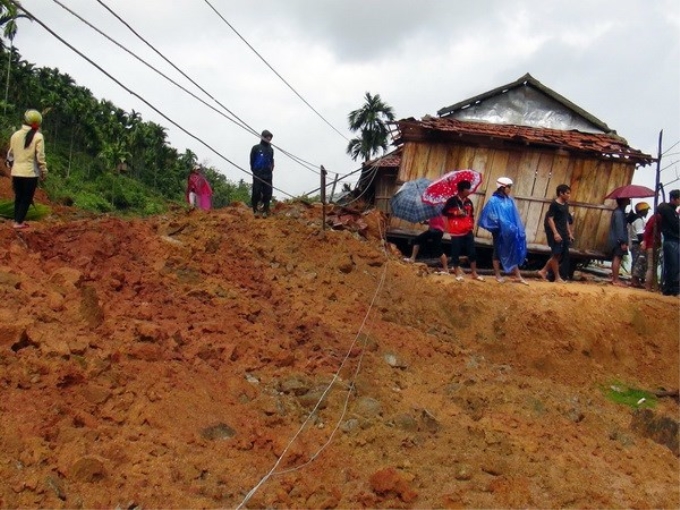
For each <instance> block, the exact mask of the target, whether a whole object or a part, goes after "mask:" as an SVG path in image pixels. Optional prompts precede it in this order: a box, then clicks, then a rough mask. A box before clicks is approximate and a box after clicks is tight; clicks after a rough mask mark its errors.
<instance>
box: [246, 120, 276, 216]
mask: <svg viewBox="0 0 680 510" xmlns="http://www.w3.org/2000/svg"><path fill="white" fill-rule="evenodd" d="M273 137H274V135H272V134H271V132H269V131H268V130H266V129H265V130H264V131H262V135H261V137H260V143H258V144H257V145H255V146H253V148H252V149H251V150H250V171H251V172H252V173H253V193H252V198H251V202H252V206H253V213H255V217H256V218H257V217H259V215H260V204H261V205H262V217H264V218H266V217H267V216H269V203H270V202H271V199H272V179H273V173H274V149H273V148H272V138H273Z"/></svg>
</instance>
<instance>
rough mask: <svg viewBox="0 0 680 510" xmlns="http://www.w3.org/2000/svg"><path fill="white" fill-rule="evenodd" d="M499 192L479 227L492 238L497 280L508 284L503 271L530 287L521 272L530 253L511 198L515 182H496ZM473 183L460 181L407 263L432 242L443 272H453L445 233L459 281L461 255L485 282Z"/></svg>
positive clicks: (472, 273)
mask: <svg viewBox="0 0 680 510" xmlns="http://www.w3.org/2000/svg"><path fill="white" fill-rule="evenodd" d="M496 185H497V189H496V191H495V192H494V193H493V195H492V196H491V198H490V199H489V200H488V202H487V203H486V205H485V206H484V208H483V209H482V212H481V213H480V216H479V226H480V227H482V228H484V229H485V230H488V231H489V232H491V236H492V239H493V254H492V265H493V269H494V275H495V278H496V281H498V282H499V283H503V282H505V278H504V277H503V275H502V274H501V268H502V269H503V271H504V272H505V273H508V274H512V275H513V276H514V278H515V281H517V282H519V283H522V284H525V285H526V284H527V282H526V280H524V278H523V277H522V275H521V273H520V268H519V267H520V265H521V264H522V263H523V262H524V259H525V258H526V254H527V244H526V234H525V232H524V225H523V224H522V221H521V218H520V214H519V211H518V209H517V205H516V204H515V201H514V200H513V198H512V197H511V196H510V195H511V192H512V185H513V182H512V179H510V178H508V177H500V178H499V179H498V180H497V181H496ZM471 191H472V183H471V182H470V181H467V180H463V181H460V182H458V184H457V193H456V194H454V195H453V196H452V197H450V198H449V199H448V200H447V201H446V203H445V204H444V207H443V209H442V212H441V215H439V216H435V217H434V218H431V219H430V220H428V230H427V231H425V232H423V233H422V234H420V235H419V236H417V237H416V238H415V239H414V240H413V250H412V252H411V256H410V257H408V258H406V259H405V260H406V261H409V262H415V260H416V256H417V255H418V252H419V250H420V247H421V246H422V245H423V244H425V243H426V242H431V243H432V247H433V250H434V251H435V255H436V256H438V257H439V258H440V259H441V262H442V268H443V271H444V272H447V273H448V272H450V270H449V265H448V257H447V256H446V254H445V253H444V250H443V247H442V239H443V237H444V232H445V231H446V232H448V233H449V234H450V236H451V265H452V266H453V267H452V268H451V269H452V272H453V274H454V275H455V276H456V280H458V281H462V280H463V279H464V276H463V274H464V273H463V270H462V268H461V267H460V258H461V255H463V254H465V255H466V256H467V260H468V263H469V265H470V276H471V278H472V279H474V280H478V281H484V277H483V276H480V275H479V274H478V273H477V253H476V249H475V238H474V233H473V230H474V223H475V211H474V207H473V204H472V201H471V200H470V194H471Z"/></svg>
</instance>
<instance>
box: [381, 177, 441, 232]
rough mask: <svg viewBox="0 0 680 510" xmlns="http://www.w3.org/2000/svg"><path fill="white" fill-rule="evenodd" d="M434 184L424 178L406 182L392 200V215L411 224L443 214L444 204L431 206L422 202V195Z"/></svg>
mask: <svg viewBox="0 0 680 510" xmlns="http://www.w3.org/2000/svg"><path fill="white" fill-rule="evenodd" d="M431 183H432V181H431V180H430V179H425V178H424V177H422V178H420V179H416V180H415V181H408V182H405V183H404V184H403V185H402V187H401V188H399V190H397V192H396V193H395V194H394V196H393V197H392V199H391V200H390V209H391V210H392V214H393V215H394V216H396V217H397V218H401V219H402V220H406V221H410V222H411V223H420V222H421V221H425V220H427V219H429V218H434V217H435V216H439V215H440V214H441V213H442V208H443V207H444V204H439V205H430V204H426V203H425V202H423V200H422V198H421V197H422V194H423V192H424V191H425V189H426V188H427V187H428V186H429V185H430V184H431Z"/></svg>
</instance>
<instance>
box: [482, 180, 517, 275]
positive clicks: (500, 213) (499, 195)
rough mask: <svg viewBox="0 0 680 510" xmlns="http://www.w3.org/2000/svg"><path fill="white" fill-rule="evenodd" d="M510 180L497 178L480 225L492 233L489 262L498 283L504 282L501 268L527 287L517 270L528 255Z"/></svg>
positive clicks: (483, 210) (483, 211)
mask: <svg viewBox="0 0 680 510" xmlns="http://www.w3.org/2000/svg"><path fill="white" fill-rule="evenodd" d="M512 184H513V183H512V179H510V178H509V177H499V178H498V180H496V185H497V186H498V188H497V189H496V191H494V193H493V195H491V198H490V199H489V201H488V202H487V203H486V204H485V205H484V208H483V209H482V213H481V214H480V215H479V226H480V227H482V228H483V229H485V230H488V231H489V232H491V236H492V237H493V255H492V256H491V262H492V264H493V270H494V273H495V275H496V281H497V282H498V283H504V282H505V278H503V277H502V276H501V265H502V266H503V270H504V271H505V272H506V273H512V274H513V275H515V281H516V282H517V283H522V284H524V285H528V283H527V282H526V280H525V279H524V278H522V274H521V273H520V271H519V266H520V264H522V263H524V259H526V256H527V236H526V233H525V232H524V225H523V224H522V218H521V217H520V215H519V210H518V209H517V204H515V201H514V200H513V199H512V197H511V196H510V193H511V191H512Z"/></svg>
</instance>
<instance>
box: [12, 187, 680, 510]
mask: <svg viewBox="0 0 680 510" xmlns="http://www.w3.org/2000/svg"><path fill="white" fill-rule="evenodd" d="M7 193H8V188H7V179H6V178H0V196H2V195H3V194H4V195H5V196H6V195H7ZM319 217H320V211H319V208H318V207H308V206H305V205H303V204H292V205H285V206H279V209H278V210H277V211H276V214H275V215H274V216H273V217H271V218H268V219H266V220H265V219H254V218H253V217H252V213H251V212H250V211H249V210H248V209H247V208H246V207H245V206H242V205H234V206H232V207H228V208H226V209H221V210H217V211H212V212H210V213H207V214H205V213H201V212H195V211H194V212H186V211H183V210H175V211H172V212H170V213H169V214H167V215H164V216H157V217H153V218H150V219H146V220H131V221H123V220H120V219H116V218H111V217H82V216H79V215H78V214H77V213H76V212H74V211H72V210H69V209H65V208H64V209H59V210H57V211H56V213H55V214H54V215H53V216H51V217H49V218H47V219H46V220H44V221H43V222H40V223H35V224H33V228H32V229H31V230H29V231H26V232H22V233H18V234H17V233H16V232H14V231H13V230H12V229H11V228H10V223H9V222H4V223H0V300H1V302H0V387H1V390H0V391H1V392H2V399H1V400H0V430H2V431H3V432H2V434H0V507H3V508H18V507H21V508H81V507H82V508H129V509H132V508H161V507H162V508H234V507H237V506H238V505H240V504H241V503H242V502H243V501H244V498H245V496H246V494H247V493H248V491H250V490H251V489H252V488H254V487H256V486H257V490H256V491H255V492H254V494H253V495H252V498H251V499H250V500H249V502H248V503H247V505H246V507H248V508H263V507H269V508H293V507H295V508H334V507H338V508H362V507H365V508H434V507H439V508H441V507H445V508H460V507H468V508H491V507H495V508H499V507H516V508H519V507H523V508H526V507H535V508H558V507H578V508H678V507H679V506H680V491H679V489H678V476H679V474H680V469H679V464H678V451H677V417H678V404H677V402H676V401H674V400H672V399H668V398H661V399H659V400H658V402H657V404H656V406H655V407H653V408H652V409H651V412H649V415H647V414H645V413H644V412H641V411H633V410H632V409H631V408H630V407H627V406H625V405H622V404H617V403H614V402H612V401H611V400H609V399H608V398H606V396H605V392H604V391H603V389H604V390H608V389H610V387H612V386H614V387H615V388H618V387H623V386H624V385H629V386H632V387H636V388H643V389H648V390H658V389H661V388H665V389H677V388H678V384H679V381H678V379H679V376H678V367H679V359H678V352H679V345H678V342H679V340H678V325H679V322H678V300H677V299H676V298H671V297H664V296H661V295H659V294H651V293H646V292H644V291H638V290H632V289H622V288H615V287H612V286H611V285H606V284H604V283H596V282H577V283H570V284H563V285H558V284H551V283H546V282H542V281H538V280H531V282H530V285H529V286H528V287H525V286H521V285H516V284H510V283H506V284H502V285H501V284H498V283H496V282H493V281H486V282H476V281H475V282H473V281H469V280H468V281H465V282H462V283H461V282H456V281H455V279H454V278H452V277H449V276H446V275H435V274H433V273H431V272H430V271H428V270H427V268H425V267H424V266H421V265H407V264H404V263H403V262H401V259H400V257H399V256H397V255H396V254H394V253H391V251H390V250H389V249H388V250H387V251H385V250H384V249H383V247H382V243H381V242H380V217H379V215H378V214H377V213H372V214H369V215H367V216H366V217H365V218H364V219H365V221H366V222H367V224H368V229H367V238H364V237H362V236H359V235H358V234H356V233H354V232H351V231H349V230H339V231H326V232H325V233H324V232H321V231H320V229H319V225H320V221H319ZM327 389H328V391H326V390H327ZM322 397H323V398H322ZM320 399H322V400H321V404H320V405H318V408H317V409H316V412H315V413H314V414H313V416H311V417H310V412H311V411H312V410H313V409H314V408H315V406H316V405H317V403H318V402H319V401H320ZM646 404H647V403H642V404H641V407H645V406H646ZM663 418H665V419H666V424H668V423H670V424H671V426H670V427H668V426H666V427H665V428H663V427H656V428H657V429H663V430H666V431H668V430H671V432H672V430H673V428H672V424H673V423H674V424H675V427H676V428H675V437H674V439H675V442H673V436H672V435H671V436H670V438H669V437H666V439H665V444H661V442H657V441H655V440H653V439H652V438H650V437H648V436H650V435H653V434H651V432H653V430H651V429H654V425H655V424H659V423H662V419H663ZM652 420H656V421H654V422H653V423H652ZM641 423H642V425H640V424H641ZM645 423H646V424H648V425H649V424H650V423H651V426H647V427H645V426H644V424H645ZM303 425H304V426H303ZM644 429H647V432H645V430H644ZM657 432H658V431H657ZM657 435H658V434H657ZM657 439H659V438H658V437H657ZM662 442H664V441H662ZM668 445H670V446H668ZM671 448H674V450H675V451H672V450H671ZM281 456H282V457H281ZM279 459H280V462H279V463H278V465H277V469H276V472H275V473H274V474H273V476H271V477H267V478H264V477H265V475H267V474H268V473H269V472H270V470H272V468H274V467H275V465H276V463H277V461H278V460H279ZM260 481H262V483H261V484H259V485H258V483H260Z"/></svg>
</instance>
